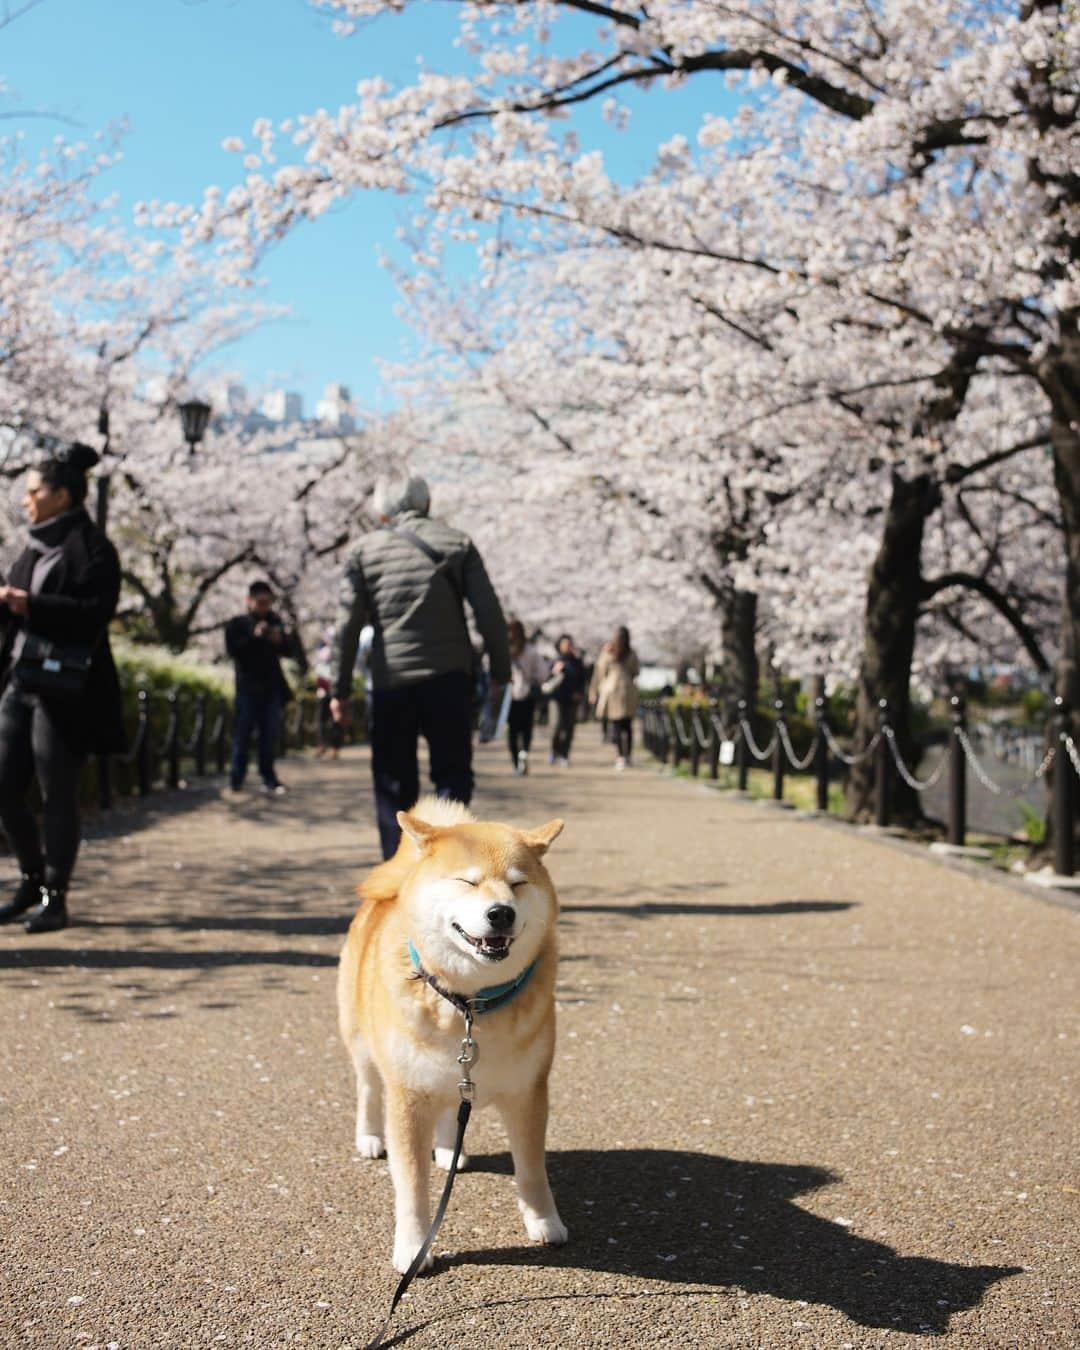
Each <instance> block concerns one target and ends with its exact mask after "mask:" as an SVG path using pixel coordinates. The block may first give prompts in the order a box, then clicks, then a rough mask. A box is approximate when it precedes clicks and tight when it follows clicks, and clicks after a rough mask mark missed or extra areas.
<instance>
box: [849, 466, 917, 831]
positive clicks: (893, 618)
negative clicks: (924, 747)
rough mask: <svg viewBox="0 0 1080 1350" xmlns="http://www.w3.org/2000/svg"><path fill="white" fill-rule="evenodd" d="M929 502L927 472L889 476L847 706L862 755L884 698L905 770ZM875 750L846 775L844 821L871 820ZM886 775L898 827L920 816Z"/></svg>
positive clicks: (910, 755) (910, 797) (911, 759)
mask: <svg viewBox="0 0 1080 1350" xmlns="http://www.w3.org/2000/svg"><path fill="white" fill-rule="evenodd" d="M937 501H938V492H937V488H936V486H935V484H934V483H933V481H932V479H931V478H930V477H929V476H928V475H925V474H923V475H920V476H919V477H917V478H913V479H904V478H901V477H900V476H899V475H896V474H894V475H893V480H892V493H891V496H890V498H889V505H888V508H887V511H886V515H885V532H884V535H883V537H882V540H881V547H880V548H879V549H878V553H877V557H876V558H875V559H874V564H873V567H872V568H871V569H870V581H869V585H868V588H867V595H866V619H865V634H864V641H863V656H862V663H861V665H860V669H859V689H858V697H857V700H856V706H855V745H854V751H855V753H856V754H857V755H861V754H863V752H864V751H865V750H866V747H867V746H868V745H869V743H870V742H871V741H872V740H873V738H874V736H875V734H876V733H877V730H878V726H879V724H880V716H881V713H880V708H879V700H880V699H886V700H887V702H888V719H889V725H890V726H892V727H893V728H895V731H896V744H897V749H898V750H899V751H900V754H901V755H902V756H903V759H904V762H905V763H906V764H907V765H908V767H909V768H910V769H911V770H912V771H914V769H915V768H916V765H917V763H918V760H917V755H916V750H915V746H914V742H913V740H912V737H911V730H910V723H911V662H912V657H913V656H914V653H915V628H916V624H917V622H918V616H919V592H920V584H921V567H920V559H921V556H922V542H923V531H924V529H925V527H926V520H927V517H928V516H929V514H930V513H931V511H933V509H934V507H935V506H936V505H937ZM876 753H877V752H876V751H875V752H874V754H871V755H869V756H868V757H867V758H865V759H863V760H861V761H860V762H859V763H858V764H856V765H855V766H854V767H853V768H852V770H851V773H850V775H849V777H848V787H847V809H846V814H847V816H848V818H849V819H850V820H868V819H871V818H872V817H873V813H874V802H875V793H874V783H875V757H876ZM891 778H892V782H891V791H890V801H891V808H892V809H891V818H892V820H894V821H895V822H897V823H899V824H906V825H911V824H915V823H917V822H918V821H919V820H920V819H921V817H922V808H921V806H920V804H919V799H918V796H917V795H916V793H915V792H914V791H913V790H912V789H911V788H910V787H908V786H907V784H906V783H904V782H903V781H902V780H901V779H900V778H899V776H898V775H896V774H895V773H893V772H891Z"/></svg>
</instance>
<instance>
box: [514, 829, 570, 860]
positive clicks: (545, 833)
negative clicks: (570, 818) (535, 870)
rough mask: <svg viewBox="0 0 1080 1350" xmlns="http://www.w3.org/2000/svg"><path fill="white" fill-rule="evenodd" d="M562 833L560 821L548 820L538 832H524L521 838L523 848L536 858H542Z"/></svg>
mask: <svg viewBox="0 0 1080 1350" xmlns="http://www.w3.org/2000/svg"><path fill="white" fill-rule="evenodd" d="M562 832H563V823H562V821H561V820H549V821H548V823H547V824H546V825H541V826H540V828H539V829H538V830H524V831H523V832H522V835H521V837H522V839H524V840H525V847H526V848H528V849H530V850H531V851H532V852H533V853H535V854H536V856H537V857H538V858H542V857H543V856H544V854H545V853H546V852H547V851H548V849H549V848H550V847H551V846H552V844H553V843H554V842H555V840H556V839H558V837H559V835H560V834H562Z"/></svg>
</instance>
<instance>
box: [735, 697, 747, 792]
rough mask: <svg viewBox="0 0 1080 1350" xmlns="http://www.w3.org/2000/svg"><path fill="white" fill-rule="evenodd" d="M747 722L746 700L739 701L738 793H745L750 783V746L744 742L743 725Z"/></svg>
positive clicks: (744, 731)
mask: <svg viewBox="0 0 1080 1350" xmlns="http://www.w3.org/2000/svg"><path fill="white" fill-rule="evenodd" d="M746 720H747V707H746V699H744V698H741V699H739V740H738V746H737V762H738V766H739V778H738V783H739V791H740V792H745V791H746V789H747V786H748V784H749V782H750V746H749V745H748V744H747V740H746V730H745V728H744V726H743V723H744V722H745V721H746Z"/></svg>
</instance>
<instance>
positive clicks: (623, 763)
mask: <svg viewBox="0 0 1080 1350" xmlns="http://www.w3.org/2000/svg"><path fill="white" fill-rule="evenodd" d="M640 670H641V663H640V662H639V661H638V659H637V654H636V653H635V651H634V649H633V647H631V645H630V633H629V631H628V630H627V629H626V628H617V629H616V630H615V636H614V637H613V638H612V639H611V641H610V642H606V643H605V644H604V646H603V647H602V648H601V650H600V655H599V656H598V657H597V658H596V667H595V669H594V670H593V677H592V685H591V687H590V690H589V698H590V701H591V702H592V703H594V704H595V706H596V716H597V717H600V718H607V720H608V722H609V723H610V724H611V728H612V734H613V736H614V739H615V749H616V759H615V767H616V769H619V770H622V769H625V768H627V766H628V765H629V763H630V756H631V754H632V753H633V748H634V714H635V713H636V712H637V709H638V688H637V683H636V681H637V676H638V673H639V672H640Z"/></svg>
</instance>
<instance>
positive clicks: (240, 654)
mask: <svg viewBox="0 0 1080 1350" xmlns="http://www.w3.org/2000/svg"><path fill="white" fill-rule="evenodd" d="M288 642H289V635H288V633H287V632H286V630H285V625H284V623H283V622H282V620H281V616H280V615H279V614H278V613H277V612H276V611H275V609H274V592H273V588H272V587H271V585H270V583H269V582H268V581H253V582H252V583H251V585H250V587H249V588H248V600H247V612H246V613H245V614H237V615H236V617H235V618H232V619H230V620H229V622H228V623H227V624H226V625H225V650H226V651H227V652H228V654H229V657H230V659H231V660H232V662H233V666H234V668H235V671H236V709H235V712H234V714H233V739H232V759H231V761H230V764H229V789H230V791H231V792H232V793H233V794H236V793H239V792H240V791H242V790H243V786H244V779H245V778H246V777H247V767H248V757H249V755H250V752H251V737H252V734H253V733H254V734H255V735H256V736H257V737H258V761H259V777H260V778H261V779H262V790H263V792H264V793H266V794H267V796H270V797H282V796H284V795H285V791H286V789H285V785H284V783H282V782H281V780H280V779H279V778H278V776H277V768H276V767H275V764H274V760H275V758H276V757H277V749H278V736H279V734H280V732H281V714H282V711H283V709H284V707H285V704H286V703H287V702H288V701H289V700H290V699H291V698H292V690H291V689H290V688H289V682H288V680H287V679H286V678H285V672H284V671H283V670H282V669H281V658H282V656H283V655H284V654H285V652H286V651H287V650H288Z"/></svg>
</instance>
